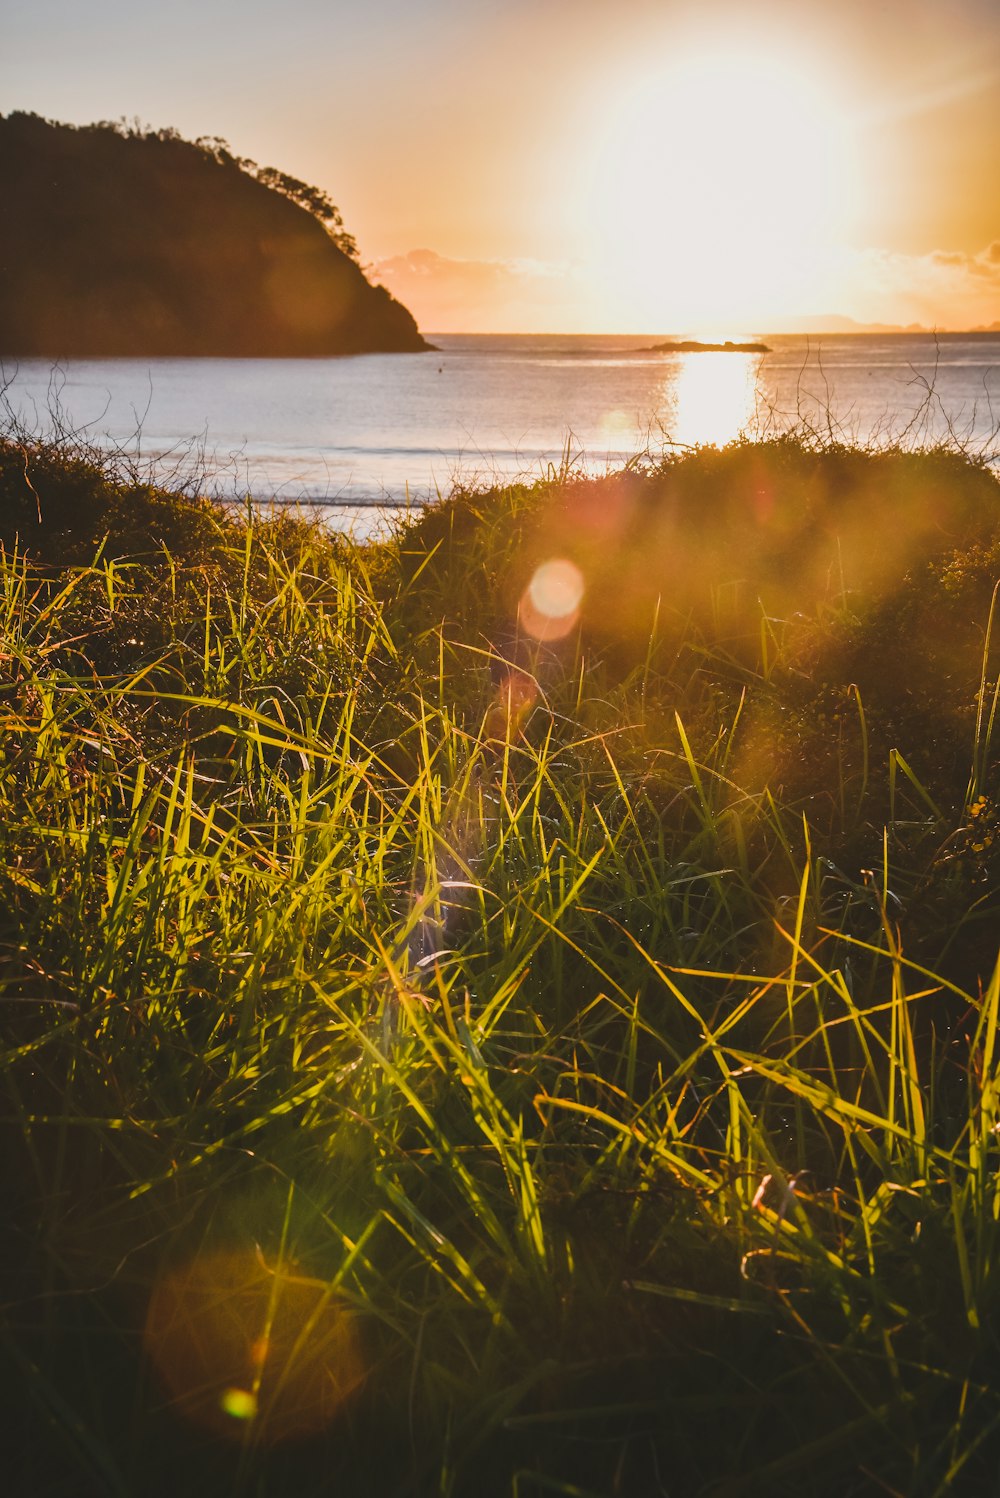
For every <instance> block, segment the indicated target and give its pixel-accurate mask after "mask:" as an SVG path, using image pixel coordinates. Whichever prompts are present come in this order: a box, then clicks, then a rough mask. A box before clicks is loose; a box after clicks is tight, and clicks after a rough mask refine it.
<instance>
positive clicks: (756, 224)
mask: <svg viewBox="0 0 1000 1498" xmlns="http://www.w3.org/2000/svg"><path fill="white" fill-rule="evenodd" d="M0 4H2V11H0V15H2V19H3V36H4V45H3V49H2V51H0V112H2V113H9V112H10V111H11V110H15V109H22V110H31V111H34V112H35V113H37V114H41V115H44V116H45V117H47V118H49V119H55V120H62V121H67V122H70V123H73V124H87V123H91V122H92V121H95V120H102V119H104V120H116V119H121V118H125V119H128V120H139V121H141V122H142V123H143V124H148V125H151V126H153V127H154V128H160V127H165V126H171V127H174V128H176V129H178V130H179V131H180V132H181V134H183V135H185V136H187V137H189V138H196V137H198V136H202V135H210V136H221V137H223V138H224V139H226V140H228V141H229V142H230V144H231V146H232V148H233V150H234V151H235V152H236V153H237V154H238V155H242V156H249V157H252V158H253V159H254V160H256V161H257V162H259V163H260V164H262V165H269V166H276V167H279V168H281V169H282V170H284V171H287V172H290V173H292V174H293V175H295V176H297V177H300V178H303V179H305V180H306V181H309V182H313V183H316V184H317V185H318V186H320V187H322V188H324V189H325V190H326V191H327V192H328V193H329V194H330V196H331V197H332V198H333V200H334V201H335V202H336V203H338V204H339V206H340V208H341V210H342V212H343V216H344V220H345V223H346V226H347V227H348V229H350V230H351V232H352V233H353V234H354V235H355V237H356V238H357V240H358V243H359V247H360V251H361V258H362V261H363V263H364V264H365V265H366V266H368V267H370V268H371V274H372V275H373V277H374V278H375V279H378V280H381V281H382V282H383V283H384V284H385V285H387V286H388V287H389V288H390V290H392V291H393V292H394V294H395V295H397V296H399V297H400V298H401V300H403V301H405V302H406V303H407V305H408V306H409V307H410V308H411V310H412V311H413V312H414V314H415V315H416V317H417V319H418V321H419V323H420V325H421V327H422V328H423V329H424V330H426V331H429V332H434V331H438V332H446V331H456V332H457V331H470V332H476V331H479V332H532V331H537V332H663V333H671V332H675V333H685V334H691V335H695V336H697V334H698V333H700V332H704V333H711V334H715V335H717V334H720V333H721V332H722V331H723V330H725V331H729V330H732V331H733V332H762V331H772V332H778V331H781V330H782V329H783V328H789V329H793V328H809V327H817V328H818V327H820V326H825V327H834V326H835V325H836V324H835V319H837V318H851V319H854V320H856V321H859V322H863V323H886V324H898V325H902V326H908V325H911V324H920V325H922V326H927V327H937V328H941V329H945V328H966V327H977V326H987V325H991V324H993V323H1000V191H998V188H1000V0H837V4H833V3H832V0H822V3H820V0H742V3H739V4H736V3H732V0H616V3H614V4H613V5H612V4H611V3H609V0H358V3H354V0H283V3H282V4H281V5H274V4H264V3H262V0H172V3H171V5H170V6H169V7H167V6H152V5H141V4H137V3H136V0H90V3H88V4H87V5H86V6H82V5H80V3H79V0H30V3H29V0H0Z"/></svg>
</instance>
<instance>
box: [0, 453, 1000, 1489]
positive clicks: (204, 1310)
mask: <svg viewBox="0 0 1000 1498" xmlns="http://www.w3.org/2000/svg"><path fill="white" fill-rule="evenodd" d="M0 497H2V508H0V532H2V534H0V539H2V542H3V554H2V568H0V580H2V593H0V609H2V613H0V652H2V657H3V666H2V672H3V690H2V700H0V713H2V715H3V723H4V735H3V740H2V745H0V839H2V843H3V846H2V849H0V889H2V899H0V1029H2V1040H3V1050H2V1071H0V1128H2V1135H3V1137H2V1141H0V1145H2V1148H0V1160H2V1161H3V1166H2V1169H3V1171H4V1173H5V1174H4V1182H3V1199H4V1203H5V1221H6V1231H5V1233H4V1235H3V1238H2V1241H0V1260H2V1265H3V1285H4V1297H3V1299H4V1310H3V1320H2V1323H0V1366H2V1369H3V1399H4V1408H5V1410H6V1412H7V1428H8V1430H9V1431H11V1432H16V1433H17V1434H16V1435H15V1436H14V1437H13V1438H11V1437H9V1438H8V1444H7V1448H6V1451H5V1468H6V1472H7V1481H8V1483H9V1484H11V1486H10V1488H9V1490H10V1491H11V1492H16V1493H25V1494H27V1493H31V1494H43V1493H45V1494H67V1495H69V1494H72V1495H74V1498H77V1495H89V1494H94V1495H97V1494H101V1495H106V1494H114V1495H120V1498H132V1495H135V1494H138V1493H142V1494H143V1495H150V1498H159V1495H162V1498H168V1495H170V1498H172V1495H174V1494H176V1493H178V1492H184V1493H188V1494H192V1495H204V1498H208V1495H211V1498H219V1495H237V1494H239V1495H247V1498H251V1495H252V1498H285V1495H287V1494H290V1493H295V1494H296V1495H301V1498H306V1495H315V1498H320V1495H327V1494H337V1495H338V1498H345V1495H350V1498H355V1495H356V1498H362V1495H371V1494H379V1495H382V1494H385V1495H389V1494H399V1495H402V1494H413V1495H421V1498H423V1495H431V1494H436V1495H454V1498H462V1495H470V1498H472V1495H475V1498H480V1495H488V1498H500V1495H506V1498H543V1495H550V1494H567V1495H589V1498H609V1495H615V1498H650V1495H655V1494H659V1493H669V1494H672V1495H679V1498H694V1495H702V1494H704V1495H713V1498H723V1495H726V1498H736V1495H750V1494H754V1495H760V1498H764V1495H767V1498H781V1495H788V1498H791V1495H793V1494H794V1495H796V1498H802V1495H813V1498H848V1495H858V1498H860V1495H869V1494H874V1493H905V1494H907V1495H908V1498H936V1495H944V1494H946V1493H947V1494H949V1495H950V1494H956V1493H957V1494H968V1495H970V1498H971V1495H977V1494H982V1493H984V1492H989V1491H991V1490H992V1488H991V1485H992V1482H993V1479H994V1476H995V1473H996V1471H997V1465H998V1462H1000V1390H998V1386H997V1381H996V1376H995V1373H996V1359H997V1352H998V1348H997V1327H998V1325H1000V1319H998V1318H1000V1274H998V1268H997V1266H998V1264H1000V1227H998V1224H1000V1085H998V1066H1000V1034H998V1021H1000V978H998V973H997V968H996V963H997V955H998V937H997V932H998V928H1000V923H998V918H1000V879H998V875H1000V866H998V852H997V850H998V848H1000V786H998V772H997V758H996V748H997V745H996V710H997V701H998V685H997V680H998V647H997V638H996V635H997V631H996V620H995V614H996V610H995V601H996V592H997V585H998V579H1000V524H998V498H1000V491H998V487H997V483H996V480H995V478H994V477H993V476H992V474H991V473H990V472H989V471H988V469H986V468H985V467H983V466H981V465H979V464H977V463H975V462H971V461H968V460H967V459H965V458H963V457H962V456H961V455H959V454H955V453H951V452H944V451H940V452H930V453H924V454H907V453H902V452H889V453H869V452H862V451H857V450H852V449H847V448H839V447H828V448H826V449H824V450H816V449H814V448H813V447H811V446H809V445H808V444H803V443H801V442H796V441H794V440H792V439H783V440H780V441H774V442H769V443H762V444H759V445H756V446H755V445H751V444H737V445H735V446H733V447H730V448H727V449H725V450H722V451H718V452H717V451H715V450H704V451H700V452H697V453H694V454H690V455H686V456H683V457H678V458H673V459H667V460H665V461H663V462H661V463H657V464H655V465H652V466H650V467H648V468H646V469H643V470H638V469H637V470H636V471H633V472H625V473H622V474H620V475H617V476H615V477H612V478H608V479H605V480H599V481H597V480H595V481H585V480H579V479H576V478H574V476H573V475H572V474H554V475H552V477H551V479H550V480H548V481H545V482H541V483H538V484H536V485H533V486H516V485H515V486H512V487H507V488H502V489H494V490H491V491H489V492H457V493H456V494H455V495H454V496H452V497H451V498H450V499H449V500H447V501H446V502H444V503H442V504H440V505H438V506H436V507H434V508H433V509H429V510H427V511H426V512H425V513H424V514H423V515H421V516H418V517H417V518H416V519H415V520H414V522H413V523H412V524H410V525H409V526H408V527H407V528H405V529H404V530H402V532H401V533H400V534H399V535H398V536H397V537H395V538H393V539H392V540H391V541H388V542H386V543H384V544H379V545H371V546H368V547H365V548H363V549H358V548H355V547H354V546H352V545H351V544H350V543H349V542H347V541H345V540H343V539H341V538H338V537H336V536H331V535H330V534H328V533H325V532H324V531H323V530H321V529H319V528H317V527H315V526H311V525H309V524H307V523H306V522H304V521H302V520H298V519H295V518H293V517H289V516H288V515H287V514H286V515H279V516H277V517H274V518H268V517H267V516H266V515H263V514H259V513H256V512H255V511H254V510H253V508H252V507H250V508H249V509H248V510H246V511H244V512H242V513H234V512H232V511H225V510H221V509H217V508H214V507H213V506H211V505H209V504H207V503H204V502H202V501H195V500H191V499H187V498H184V497H183V496H181V495H177V494H169V493H165V492H163V491H161V490H158V489H156V488H155V487H152V486H151V485H150V484H148V483H147V482H146V481H145V480H144V479H143V477H142V476H141V475H139V474H135V473H129V472H126V471H123V470H122V469H121V467H119V468H118V469H117V470H113V469H111V468H110V467H109V466H108V464H107V463H106V462H105V461H104V460H102V459H100V458H99V457H98V456H97V455H95V454H92V453H89V454H88V453H86V452H82V451H80V450H79V449H71V448H68V447H66V446H64V445H58V444H57V445H49V446H46V445H44V444H39V443H37V442H33V441H31V440H30V439H28V438H26V437H24V436H23V435H20V436H17V435H15V436H12V437H11V438H9V439H8V440H7V441H6V443H5V444H4V445H3V446H2V448H0ZM554 563H557V564H559V565H558V566H556V567H553V564H554ZM546 568H548V570H547V571H544V570H542V569H546ZM567 579H568V580H569V581H567ZM581 590H582V591H581Z"/></svg>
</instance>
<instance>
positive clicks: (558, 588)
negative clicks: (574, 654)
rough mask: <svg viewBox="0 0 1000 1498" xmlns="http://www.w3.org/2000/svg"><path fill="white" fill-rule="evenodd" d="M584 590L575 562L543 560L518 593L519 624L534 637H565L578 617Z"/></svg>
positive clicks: (558, 558) (540, 638)
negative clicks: (520, 594) (521, 591)
mask: <svg viewBox="0 0 1000 1498" xmlns="http://www.w3.org/2000/svg"><path fill="white" fill-rule="evenodd" d="M583 592H584V581H583V573H582V572H581V571H580V569H579V567H577V566H576V564H575V563H574V562H570V561H567V560H566V558H565V557H556V558H554V559H553V560H552V561H550V562H543V563H542V565H541V566H540V567H539V568H537V569H536V571H535V574H534V576H533V577H532V579H531V581H530V583H529V584H528V586H527V588H525V590H524V593H523V594H522V596H521V603H520V607H519V609H518V618H519V619H520V621H521V625H522V627H523V628H524V629H525V630H526V631H527V633H528V634H529V635H533V636H534V638H535V639H536V640H542V641H548V640H562V639H564V638H565V636H566V635H568V634H569V632H570V630H571V629H572V628H573V626H574V625H575V624H576V622H577V620H578V619H579V617H580V605H581V603H582V602H583Z"/></svg>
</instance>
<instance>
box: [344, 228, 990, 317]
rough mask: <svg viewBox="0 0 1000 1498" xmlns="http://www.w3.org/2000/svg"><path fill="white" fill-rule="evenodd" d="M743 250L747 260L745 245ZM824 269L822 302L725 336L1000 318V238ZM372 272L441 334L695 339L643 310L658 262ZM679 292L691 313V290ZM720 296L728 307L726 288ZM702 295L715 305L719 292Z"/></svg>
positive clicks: (415, 259) (447, 260) (863, 252)
mask: <svg viewBox="0 0 1000 1498" xmlns="http://www.w3.org/2000/svg"><path fill="white" fill-rule="evenodd" d="M733 253H734V255H735V256H738V255H739V249H738V246H737V247H734V251H733ZM822 262H823V269H822V270H820V268H819V267H817V275H816V284H815V286H814V287H812V288H811V292H810V296H809V302H811V303H812V305H807V304H806V303H805V302H804V301H803V300H802V296H801V293H800V295H799V298H798V300H799V303H800V305H798V306H796V307H794V308H792V307H789V308H788V309H787V313H785V314H783V313H782V312H780V311H779V310H778V308H777V307H776V306H775V307H771V308H767V307H764V306H763V305H762V306H761V307H759V308H754V307H748V308H747V310H746V315H745V317H740V318H737V319H736V320H735V321H734V319H733V317H732V316H729V317H727V318H726V319H725V325H726V327H727V328H728V327H729V326H730V325H732V326H734V327H735V326H736V323H739V324H740V326H744V325H745V326H746V328H747V329H752V330H754V331H758V332H759V331H761V330H766V329H768V328H770V330H771V331H772V332H774V331H778V330H779V329H780V328H781V327H783V326H786V325H788V326H791V325H792V324H793V323H795V322H796V320H797V319H799V320H800V319H801V318H802V317H806V316H807V315H808V314H809V313H841V314H846V315H848V316H850V317H851V318H853V319H856V320H857V321H859V322H862V323H883V324H884V323H891V324H899V325H903V326H908V325H910V324H915V323H916V324H921V325H922V326H925V327H937V328H973V327H980V326H983V325H989V324H993V323H995V322H996V321H997V320H998V318H1000V239H995V240H993V241H992V243H990V244H988V245H986V246H985V247H984V248H983V249H981V250H979V251H977V252H976V253H975V254H970V253H967V252H966V251H963V250H953V249H948V248H946V247H942V248H940V249H935V250H931V251H928V252H927V253H926V254H923V255H907V254H902V253H899V252H896V251H890V250H884V249H842V250H839V251H838V250H831V251H830V252H829V253H828V254H827V255H825V256H823V257H822ZM372 270H373V275H374V277H375V279H377V280H380V281H382V283H383V284H384V285H385V286H387V287H388V289H389V290H390V291H391V292H392V293H393V295H394V296H397V297H398V298H399V299H400V301H402V302H404V303H405V304H406V306H408V307H409V308H410V309H411V311H412V312H413V314H414V316H415V317H416V319H417V321H418V323H419V324H420V326H421V327H422V328H423V329H425V330H427V331H430V332H432V333H433V332H440V333H463V332H479V333H530V332H545V333H561V332H570V333H572V332H592V333H593V332H600V331H602V330H603V331H609V332H630V331H643V330H645V331H649V330H650V328H652V327H655V328H657V329H660V328H661V327H662V328H665V329H666V330H667V331H670V330H674V331H677V330H682V331H689V330H690V328H689V323H690V318H685V317H684V316H683V315H680V314H679V315H677V316H675V317H668V318H667V320H666V321H664V318H663V317H661V316H658V315H656V314H655V313H654V312H652V311H651V308H650V306H649V305H648V304H647V303H646V302H645V301H644V298H643V290H642V288H643V285H645V284H646V281H648V283H649V284H650V285H654V284H655V283H656V280H657V266H656V265H655V264H654V265H652V266H651V269H650V274H649V276H648V277H645V278H644V277H643V276H642V275H638V276H637V277H636V278H635V279H636V284H635V287H634V288H633V287H632V286H631V282H630V281H629V279H628V278H623V277H622V276H621V275H620V274H619V275H617V276H616V275H614V274H613V273H612V272H611V271H610V270H609V269H607V268H605V269H604V270H603V271H602V270H601V269H599V268H597V267H591V268H589V269H588V268H587V267H584V266H582V265H574V264H569V263H560V262H554V261H542V260H531V259H508V260H463V259H458V258H452V257H449V256H446V255H441V254H439V253H438V252H437V251H435V250H430V249H419V250H411V251H410V252H409V253H408V254H405V255H396V256H393V257H391V258H388V259H384V260H381V261H378V262H377V263H376V264H375V266H374V267H373V268H372ZM669 289H670V291H671V292H672V293H676V296H675V300H676V301H677V302H678V304H679V305H681V306H682V305H683V303H684V289H683V287H677V286H672V287H670V288H669ZM630 290H632V291H634V295H633V297H632V302H634V305H632V302H630V301H629V293H630ZM719 290H720V307H721V306H722V305H723V302H724V295H725V293H726V290H727V287H726V286H724V285H722V286H720V289H719ZM700 293H701V298H702V300H705V298H706V297H707V296H708V295H709V290H708V288H707V287H706V288H704V289H701V288H700ZM720 315H721V314H720ZM697 322H698V328H699V329H701V328H703V327H704V328H706V329H708V328H710V327H711V326H713V324H712V319H711V316H710V315H701V316H699V318H698V319H697Z"/></svg>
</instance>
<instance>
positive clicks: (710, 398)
mask: <svg viewBox="0 0 1000 1498" xmlns="http://www.w3.org/2000/svg"><path fill="white" fill-rule="evenodd" d="M675 361H676V362H675ZM760 363H761V360H760V356H759V355H757V354H677V355H674V356H673V357H672V358H671V365H672V367H671V369H670V371H669V373H668V374H667V375H666V377H665V379H664V381H663V387H662V396H661V400H662V406H663V415H662V417H661V421H662V424H663V429H664V435H665V436H667V437H668V438H669V439H670V440H671V441H673V442H679V443H683V444H684V445H690V446H696V445H698V444H708V443H714V444H715V445H716V446H719V447H721V446H722V445H723V444H724V443H726V442H732V440H733V438H734V437H738V436H739V435H740V433H741V432H743V431H745V430H746V429H747V428H748V427H750V426H752V425H753V422H754V417H755V415H756V409H757V374H758V370H759V368H760Z"/></svg>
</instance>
